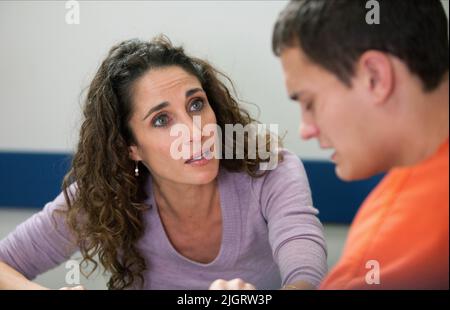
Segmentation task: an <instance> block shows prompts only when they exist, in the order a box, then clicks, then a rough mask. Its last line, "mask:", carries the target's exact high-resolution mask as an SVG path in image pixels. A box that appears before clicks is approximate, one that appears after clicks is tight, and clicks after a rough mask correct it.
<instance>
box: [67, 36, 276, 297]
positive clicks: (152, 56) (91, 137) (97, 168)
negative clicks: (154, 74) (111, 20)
mask: <svg viewBox="0 0 450 310" xmlns="http://www.w3.org/2000/svg"><path fill="white" fill-rule="evenodd" d="M167 66H179V67H181V68H183V69H184V70H186V72H188V73H190V74H192V75H194V76H196V77H197V78H198V80H199V81H200V82H201V85H202V87H203V89H204V91H205V93H206V95H207V97H208V101H209V102H210V104H211V107H212V109H213V110H214V112H215V115H216V119H217V124H218V125H219V127H220V128H221V129H222V132H224V130H223V129H224V128H225V124H242V125H243V126H245V125H247V124H250V123H254V122H255V120H253V119H252V118H251V117H250V115H249V113H248V112H246V111H245V110H243V109H241V108H240V107H239V105H238V103H237V100H235V99H234V98H233V96H232V95H231V93H230V91H229V89H228V88H227V87H226V85H225V82H229V83H231V80H230V79H229V78H227V77H226V76H225V75H224V74H222V73H221V72H219V71H218V70H216V69H215V68H213V67H212V66H211V65H210V64H209V63H208V62H206V61H204V60H201V59H198V58H193V57H189V56H187V55H186V54H185V52H184V50H183V48H182V47H174V46H173V45H172V44H171V43H170V41H169V40H168V39H167V38H166V37H164V36H159V37H157V38H155V39H153V40H152V41H150V42H147V41H141V40H138V39H131V40H127V41H124V42H122V43H120V44H118V45H115V46H114V47H112V48H111V50H110V51H109V54H108V56H107V57H106V59H105V60H104V61H103V62H102V64H101V65H100V68H99V69H98V71H97V73H96V74H95V77H94V78H93V81H92V83H91V84H90V87H89V90H88V93H87V98H86V100H85V103H84V108H83V115H84V121H83V123H82V126H81V130H80V136H79V142H78V146H77V150H76V152H75V154H74V157H73V161H72V166H71V169H70V171H69V172H68V173H67V175H66V176H65V178H64V181H63V185H62V188H63V192H64V196H65V200H66V203H67V211H66V212H67V213H66V219H67V224H68V226H69V228H70V229H71V230H72V231H73V232H74V233H75V237H76V240H77V245H78V247H79V249H80V251H81V254H82V256H83V260H82V262H81V265H83V263H84V265H85V266H87V265H89V263H93V265H94V266H93V268H92V269H91V271H90V273H92V272H93V271H94V270H95V269H96V268H97V266H98V263H97V262H96V261H95V258H94V257H95V256H96V255H98V260H99V262H100V264H101V265H102V266H103V268H104V269H105V271H106V272H109V273H110V274H111V277H110V279H109V282H108V288H109V289H124V288H129V287H131V286H132V285H133V286H135V285H136V284H139V285H140V286H141V287H142V285H143V284H144V278H143V272H144V270H146V268H147V267H148V266H147V265H146V261H145V259H144V257H143V256H142V255H141V253H140V251H139V249H138V248H137V241H138V240H139V239H140V238H141V237H142V236H143V234H144V232H145V227H144V223H143V220H142V216H143V212H144V210H146V209H147V208H148V207H147V206H146V205H145V204H144V203H143V202H144V200H145V198H147V197H146V194H145V193H146V191H145V189H144V184H145V183H146V180H147V179H148V177H149V171H148V170H147V169H146V168H145V166H144V165H142V164H139V165H140V166H139V168H140V174H139V176H138V177H136V176H135V175H134V168H135V166H134V165H135V163H134V162H133V161H132V160H131V158H130V157H129V146H130V145H132V144H134V143H135V142H136V141H135V138H134V136H133V133H132V131H131V130H130V127H129V125H128V122H129V120H130V118H131V115H132V113H133V105H132V102H131V101H132V87H133V85H134V83H135V82H136V80H138V79H139V78H140V77H141V76H142V75H143V74H144V73H146V72H148V71H149V70H152V69H155V68H162V67H167ZM220 78H224V81H221V80H220ZM231 87H232V88H233V85H232V83H231ZM245 138H246V139H247V138H248V137H247V136H246V137H245ZM271 139H272V140H273V139H274V138H273V136H271V135H269V134H267V135H266V149H268V145H269V144H270V143H271ZM276 139H277V142H278V137H276ZM222 141H225V139H222ZM272 142H273V141H272ZM223 143H224V142H222V144H223ZM246 146H247V143H246V144H245V145H244V147H246ZM222 150H223V151H224V147H222ZM244 154H245V158H244V159H221V160H220V165H221V166H222V167H224V168H226V169H228V170H230V171H243V172H246V173H248V174H249V175H251V176H253V177H258V176H261V175H264V173H265V172H262V173H258V166H259V164H260V163H261V162H264V161H265V160H262V159H260V158H259V156H257V157H256V159H251V158H248V157H249V156H247V154H248V151H247V149H245V151H244ZM257 154H258V152H257ZM278 156H279V160H282V158H281V155H278ZM222 158H225V157H224V156H222ZM71 185H75V188H76V192H75V193H73V192H72V191H70V187H71ZM90 273H89V274H90ZM88 276H89V275H88Z"/></svg>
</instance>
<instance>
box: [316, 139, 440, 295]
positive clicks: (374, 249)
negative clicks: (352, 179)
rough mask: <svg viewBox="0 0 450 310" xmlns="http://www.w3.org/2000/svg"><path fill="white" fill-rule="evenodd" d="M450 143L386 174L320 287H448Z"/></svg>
mask: <svg viewBox="0 0 450 310" xmlns="http://www.w3.org/2000/svg"><path fill="white" fill-rule="evenodd" d="M448 143H449V142H448V139H447V140H446V142H445V143H444V144H443V145H442V146H441V147H440V148H439V150H438V151H437V152H436V153H435V154H434V155H433V156H431V157H430V158H428V159H427V160H425V161H423V162H421V163H419V164H417V165H415V166H412V167H406V168H396V169H393V170H391V171H390V172H389V174H388V175H386V177H385V178H384V179H383V180H382V181H381V183H380V184H379V185H378V186H377V187H376V188H375V189H374V191H373V192H372V193H371V194H370V195H369V197H368V198H367V199H366V201H365V202H364V203H363V205H362V207H361V209H360V210H359V211H358V213H357V215H356V217H355V219H354V221H353V224H352V225H351V227H350V231H349V236H348V239H347V242H346V245H345V247H344V251H343V254H342V257H341V259H340V261H339V262H338V263H337V265H336V266H335V267H334V268H333V270H332V271H331V272H330V274H329V275H328V276H327V277H326V278H325V280H324V282H323V283H322V285H321V289H448V288H449V281H448V279H449V250H448V247H449V230H448V226H449V225H448V222H449V184H448V183H449V154H448Z"/></svg>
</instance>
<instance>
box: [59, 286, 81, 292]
mask: <svg viewBox="0 0 450 310" xmlns="http://www.w3.org/2000/svg"><path fill="white" fill-rule="evenodd" d="M59 290H72V291H82V290H86V289H85V288H84V286H83V285H78V286H73V287H69V286H65V287H61V288H60V289H59Z"/></svg>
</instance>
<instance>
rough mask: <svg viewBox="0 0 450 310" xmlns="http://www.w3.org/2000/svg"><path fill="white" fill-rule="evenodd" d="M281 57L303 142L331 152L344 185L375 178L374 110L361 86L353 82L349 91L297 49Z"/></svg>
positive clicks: (377, 152) (379, 155)
mask: <svg viewBox="0 0 450 310" xmlns="http://www.w3.org/2000/svg"><path fill="white" fill-rule="evenodd" d="M280 56H281V62H282V66H283V70H284V75H285V82H286V87H287V91H288V95H289V96H290V97H291V98H292V99H293V100H295V101H298V102H299V103H300V106H301V111H302V116H301V123H300V136H301V137H302V139H305V140H307V139H312V138H315V139H317V140H318V142H319V144H320V147H321V148H323V149H333V150H334V153H333V155H332V157H331V160H332V161H333V162H334V163H335V164H336V174H337V175H338V177H340V178H341V179H343V180H356V179H361V178H366V177H369V176H371V175H373V174H376V173H378V172H379V168H380V162H379V160H382V157H383V155H382V152H383V150H382V149H380V148H379V141H378V140H377V139H379V137H375V136H374V134H373V132H374V131H373V130H371V129H370V128H371V127H373V126H372V125H373V119H371V117H370V113H371V112H373V111H371V110H372V109H373V106H372V105H371V104H370V102H368V99H367V98H368V97H369V96H367V93H366V92H367V90H366V88H365V87H364V85H363V83H360V82H359V81H358V79H357V77H355V78H354V79H353V80H352V87H348V86H347V85H345V84H344V83H343V82H342V81H340V80H339V79H338V78H337V76H335V75H334V74H332V73H331V72H329V71H327V70H325V69H323V68H322V67H320V66H319V65H316V64H314V63H312V62H311V61H309V60H308V59H307V57H306V56H305V55H304V53H303V52H302V50H301V49H300V48H299V47H289V48H285V49H284V50H283V51H282V53H281V55H280ZM371 132H372V134H371Z"/></svg>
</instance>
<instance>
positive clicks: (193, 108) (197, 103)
mask: <svg viewBox="0 0 450 310" xmlns="http://www.w3.org/2000/svg"><path fill="white" fill-rule="evenodd" d="M204 104H205V103H204V102H203V100H202V99H196V100H194V101H192V103H191V104H190V106H189V112H198V111H201V110H202V109H203V106H204Z"/></svg>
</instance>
